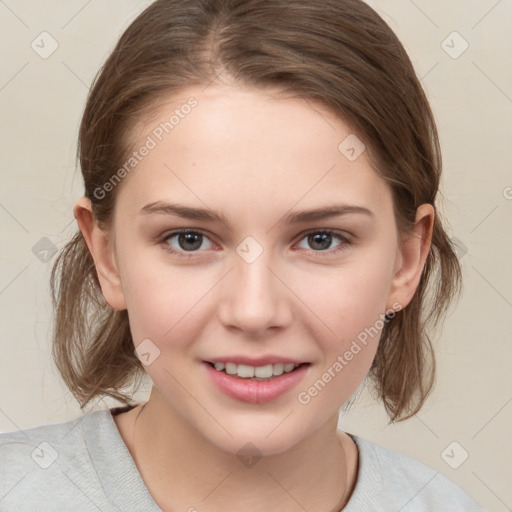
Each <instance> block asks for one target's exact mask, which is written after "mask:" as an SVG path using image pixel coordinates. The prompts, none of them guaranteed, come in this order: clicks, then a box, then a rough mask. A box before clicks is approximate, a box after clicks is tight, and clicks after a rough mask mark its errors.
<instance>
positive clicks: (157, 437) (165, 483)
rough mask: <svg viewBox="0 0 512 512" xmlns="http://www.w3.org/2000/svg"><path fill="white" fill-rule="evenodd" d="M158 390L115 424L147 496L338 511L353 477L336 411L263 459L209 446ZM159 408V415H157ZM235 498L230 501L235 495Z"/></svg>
mask: <svg viewBox="0 0 512 512" xmlns="http://www.w3.org/2000/svg"><path fill="white" fill-rule="evenodd" d="M162 400H163V399H162V398H161V397H160V396H159V394H158V393H155V392H152V394H151V398H150V400H149V401H148V402H147V403H146V404H143V405H142V406H138V407H137V408H135V409H133V410H132V411H130V412H129V413H125V414H126V415H128V414H130V415H131V417H130V418H126V419H124V420H121V418H120V416H123V415H120V416H119V417H117V418H119V419H118V420H116V423H117V424H118V427H119V430H120V432H121V435H122V436H123V438H124V440H125V443H126V445H127V447H128V449H129V450H130V452H131V454H132V457H133V459H134V461H135V464H136V465H137V468H138V470H139V472H140V474H141V476H142V478H143V480H144V483H145V484H146V487H147V488H148V490H149V492H150V494H151V495H152V497H153V499H154V501H155V502H156V503H157V504H158V505H159V506H160V508H162V510H164V511H169V512H170V511H175V510H187V511H188V510H190V511H195V510H197V511H203V510H208V511H212V512H217V511H223V512H225V511H229V510H234V509H235V508H236V509H237V510H238V509H240V508H242V509H243V510H245V511H247V512H252V511H259V510H265V509H268V508H270V505H272V507H271V508H273V509H274V510H280V511H282V512H288V511H290V512H291V511H297V510H301V509H302V510H304V509H305V510H315V511H319V512H337V511H339V510H341V509H342V508H343V507H344V506H345V505H346V503H347V502H348V499H349V497H350V494H351V492H352V491H353V487H354V485H355V481H356V478H357V448H356V447H355V445H354V443H353V441H352V439H351V438H350V437H349V436H348V435H347V434H344V433H343V432H339V431H337V430H336V427H337V419H338V417H337V414H336V415H334V416H332V417H331V418H330V419H329V421H328V422H327V423H325V424H324V425H322V426H321V427H320V428H319V429H317V430H316V431H315V432H313V433H312V434H311V435H309V436H308V437H307V438H305V439H303V440H302V441H300V442H299V443H298V444H297V445H295V446H294V447H293V448H292V449H289V450H287V451H286V452H284V453H280V454H277V455H269V456H265V457H262V458H259V459H258V457H254V456H253V457H250V456H248V457H246V456H243V455H241V454H239V455H238V456H237V454H233V453H228V452H226V451H224V450H222V449H220V448H219V447H217V446H215V445H213V444H212V443H210V442H209V440H208V439H206V438H204V437H203V436H202V435H201V434H200V433H199V432H198V431H196V430H194V429H191V428H190V426H189V425H188V424H187V423H186V422H185V421H184V420H183V419H182V418H181V417H180V416H179V415H178V414H176V413H175V412H174V411H172V410H170V408H169V407H168V406H166V405H165V404H163V403H161V402H162ZM162 411H165V412H162ZM234 497H236V499H235V498H234Z"/></svg>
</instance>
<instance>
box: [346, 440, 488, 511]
mask: <svg viewBox="0 0 512 512" xmlns="http://www.w3.org/2000/svg"><path fill="white" fill-rule="evenodd" d="M350 436H351V437H352V439H353V440H354V441H355V443H356V445H357V448H358V451H359V470H358V479H357V482H356V486H355V488H354V492H353V494H352V497H351V499H350V501H349V504H348V505H349V507H347V508H346V511H347V512H352V510H354V511H355V510H357V509H360V506H361V505H362V504H364V505H366V506H371V507H373V508H370V509H371V510H383V511H384V510H385V511H387V510H401V511H402V512H428V511H431V510H436V511H439V512H441V511H449V512H459V511H460V512H484V509H483V508H482V507H481V506H480V505H478V503H476V502H475V500H473V498H471V496H469V495H468V494H467V493H466V492H465V491H464V490H463V489H461V488H460V487H459V486H457V485H456V484H455V483H453V482H451V481H450V480H449V479H448V478H446V477H445V476H444V475H442V474H441V473H439V472H438V471H436V470H434V469H433V468H431V467H429V466H427V465H425V464H423V463H421V462H419V461H417V460H415V459H413V458H411V457H408V456H407V455H404V454H402V453H399V452H395V451H393V450H390V449H388V448H384V447H383V446H380V445H378V444H376V443H373V442H371V441H368V440H366V439H362V438H360V437H358V436H355V435H352V434H350ZM352 505H353V506H354V508H353V509H352V508H351V507H350V506H352Z"/></svg>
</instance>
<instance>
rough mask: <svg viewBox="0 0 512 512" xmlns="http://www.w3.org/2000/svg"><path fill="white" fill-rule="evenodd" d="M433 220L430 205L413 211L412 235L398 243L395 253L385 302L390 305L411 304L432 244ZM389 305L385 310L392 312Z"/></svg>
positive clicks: (433, 214) (402, 306)
mask: <svg viewBox="0 0 512 512" xmlns="http://www.w3.org/2000/svg"><path fill="white" fill-rule="evenodd" d="M434 218H435V212H434V208H433V207H432V205H430V204H422V205H421V206H420V207H419V208H418V209H417V210H416V220H415V224H414V228H413V231H412V232H411V233H410V234H408V235H407V236H406V237H405V238H404V239H403V240H402V242H401V245H400V248H399V251H398V253H397V264H396V266H395V275H394V277H393V281H392V284H391V288H390V294H389V301H390V302H391V304H393V303H395V304H396V303H398V304H400V306H401V309H403V308H405V306H407V304H409V302H411V300H412V298H413V296H414V293H415V292H416V289H417V288H418V285H419V283H420V279H421V274H422V272H423V267H424V266H425V262H426V260H427V256H428V253H429V251H430V246H431V242H432V232H433V228H434ZM391 304H388V305H387V309H391V308H392V306H391ZM393 309H396V307H395V308H393Z"/></svg>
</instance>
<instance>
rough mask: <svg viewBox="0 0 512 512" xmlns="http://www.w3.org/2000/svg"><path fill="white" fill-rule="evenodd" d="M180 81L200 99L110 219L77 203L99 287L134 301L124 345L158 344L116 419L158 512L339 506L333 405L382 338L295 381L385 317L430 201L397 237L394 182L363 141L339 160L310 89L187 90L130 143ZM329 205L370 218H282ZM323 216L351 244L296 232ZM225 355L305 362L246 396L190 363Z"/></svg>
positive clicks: (341, 494) (343, 449)
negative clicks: (318, 386)
mask: <svg viewBox="0 0 512 512" xmlns="http://www.w3.org/2000/svg"><path fill="white" fill-rule="evenodd" d="M191 96H193V97H195V98H196V99H197V101H198V106H197V107H196V108H195V109H194V110H192V112H191V113H190V114H189V115H187V116H186V117H185V118H184V119H182V120H181V121H180V123H179V125H178V126H176V127H175V128H174V130H173V131H172V132H170V133H169V134H168V135H166V136H165V137H164V139H163V140H162V141H161V142H160V143H159V144H158V145H157V147H156V148H154V149H152V150H151V151H150V153H149V154H148V155H147V156H146V157H145V158H144V159H143V160H142V161H141V162H140V163H139V164H138V166H137V167H136V169H135V170H133V171H132V172H131V173H130V174H129V175H128V176H127V177H126V178H125V179H124V180H123V182H122V183H121V185H119V189H118V190H117V191H116V193H117V200H116V201H117V202H116V208H115V214H114V218H113V223H112V225H111V226H110V229H109V230H101V229H100V228H99V227H98V225H97V224H96V223H95V221H94V218H93V215H92V213H91V205H90V202H89V201H88V200H87V199H86V198H82V199H80V200H79V201H78V202H77V204H76V206H75V210H74V212H75V217H76V218H77V221H78V225H79V227H80V229H81V231H82V233H83V234H84V236H85V239H86V241H87V244H88V247H89V249H90V251H91V254H92V255H93V258H94V260H95V263H96V268H97V271H98V276H99V279H100V283H101V287H102V291H103V294H104V296H105V299H106V300H107V302H108V303H109V304H110V306H112V307H113V308H116V309H125V308H127V309H128V313H129V318H130V326H131V331H132V335H133V339H134V343H135V346H138V345H139V344H140V343H141V342H142V341H143V340H145V339H149V340H151V343H153V344H154V346H156V347H158V349H159V350H160V355H159V356H158V357H157V358H156V359H155V360H154V361H153V362H152V363H151V364H150V365H149V366H146V371H147V372H148V374H149V376H150V377H151V379H152V381H153V383H154V386H153V389H152V392H151V396H150V398H149V401H148V402H147V403H146V404H144V405H140V406H138V407H136V408H135V409H133V410H132V411H130V412H127V413H124V414H121V415H119V416H117V417H115V421H116V424H117V426H118V428H119V431H120V433H121V435H122V437H123V439H124V441H125V443H126V445H127V447H128V449H129V450H130V452H131V454H132V456H133V458H134V460H135V463H136V465H137V467H138V469H139V472H140V473H141V475H142V477H143V479H144V481H145V483H146V485H147V487H148V489H149V491H150V493H151V494H152V496H153V498H154V500H155V501H156V502H157V503H158V505H159V506H160V507H161V508H162V509H164V510H194V509H193V508H191V507H195V508H196V509H197V510H199V511H201V512H202V511H221V510H222V511H226V510H234V509H235V507H236V509H237V510H239V509H240V507H241V509H242V510H246V511H249V512H251V511H257V510H258V511H259V510H266V509H268V507H269V506H271V508H273V509H275V510H281V511H285V512H287V511H290V512H291V511H298V510H303V508H302V507H304V508H305V509H307V510H315V511H326V512H328V511H331V510H340V509H341V508H342V507H343V506H344V505H345V504H346V503H347V501H348V499H349V497H350V494H351V492H352V491H353V488H354V485H355V483H356V480H357V469H358V453H357V448H356V446H355V444H354V442H353V440H352V439H351V438H350V437H349V436H348V435H347V434H346V433H344V432H341V431H337V430H336V427H337V419H338V411H339V408H340V407H341V406H342V404H343V403H345V402H346V401H347V400H348V399H349V397H350V396H351V395H352V394H353V393H354V392H355V391H356V389H357V387H358V386H359V385H360V383H361V382H362V381H363V379H364V377H365V375H366V374H367V372H368V369H369V368H370V365H371V363H372V360H373V358H374V356H375V352H376V350H377V346H378V337H379V336H375V337H374V338H373V339H370V340H369V342H368V343H367V345H366V346H364V347H363V348H362V350H361V351H360V352H359V353H358V354H357V355H355V356H354V358H353V359H352V360H351V361H349V362H348V364H347V365H346V366H345V367H344V368H343V370H342V371H341V372H338V373H337V374H336V376H335V377H334V378H332V379H331V381H330V382H329V383H328V384H327V385H326V386H325V388H323V389H322V390H321V391H320V392H319V393H318V394H317V396H315V397H314V398H312V399H311V401H310V402H309V403H308V404H305V405H304V404H301V403H300V402H299V401H298V399H297V397H298V393H299V392H303V391H306V390H307V389H308V388H309V387H310V386H311V385H312V384H313V383H314V382H315V381H316V380H317V379H319V378H321V376H322V374H324V373H325V372H326V371H328V369H329V368H330V367H331V368H332V366H333V363H334V362H335V361H336V360H337V357H338V356H339V355H342V354H343V353H344V352H345V351H346V350H347V349H349V347H350V344H351V342H352V341H353V340H355V339H356V338H357V336H358V334H359V333H361V332H362V331H363V330H364V329H365V328H369V327H370V326H375V325H376V321H377V320H378V319H379V315H382V314H384V313H385V312H386V311H388V310H390V309H391V308H392V307H393V305H395V306H396V304H399V305H400V306H401V307H406V306H407V304H408V303H409V302H410V300H411V298H412V296H413V294H414V292H415V290H416V288H417V286H418V283H419V280H420V277H421V271H422V269H423V266H424V264H425V260H426V257H427V254H428V251H429V248H430V240H431V235H432V225H433V220H434V210H433V208H432V206H430V205H427V204H425V205H421V206H420V207H419V208H418V210H417V216H416V224H415V227H414V230H413V232H412V233H410V235H409V236H407V237H405V238H404V239H403V240H402V239H401V238H400V237H399V234H398V233H397V228H396V224H395V219H394V215H393V202H392V196H391V190H390V189H389V187H388V185H387V184H386V183H385V182H384V181H383V180H382V179H381V178H380V177H379V176H378V175H377V174H376V173H375V171H374V170H373V169H372V168H371V166H370V164H369V160H368V155H367V152H366V151H365V152H363V153H362V154H361V155H360V156H359V157H358V158H357V159H356V160H355V161H349V160H348V159H347V158H346V157H345V156H344V155H343V154H342V153H341V152H340V151H339V150H338V145H339V144H340V142H341V141H343V140H344V139H345V138H346V137H347V136H348V135H349V134H351V133H352V131H351V129H350V127H349V126H348V125H347V124H346V123H344V122H343V121H342V120H340V119H338V118H337V117H336V116H334V114H333V113H331V112H330V111H329V110H327V109H326V108H325V107H323V106H322V105H320V104H317V103H315V102H312V101H304V100H301V99H296V98H295V99H293V98H285V97H284V96H282V95H280V94H278V93H277V91H275V90H274V91H272V90H265V91H263V90H259V89H258V90H257V89H251V88H243V87H241V86H239V85H236V84H235V85H228V84H222V85H220V84H218V85H217V84H216V85H211V86H209V87H208V88H206V89H205V90H202V89H201V88H196V87H194V88H189V89H187V90H184V91H182V92H181V93H180V94H179V95H175V96H172V97H169V98H168V101H166V102H162V104H161V107H159V109H158V112H157V114H156V115H153V116H152V117H151V118H147V119H144V120H143V122H142V123H139V124H138V125H137V126H135V127H134V130H133V133H132V136H131V137H132V140H133V142H134V147H140V145H141V144H142V143H143V142H144V141H145V140H146V137H147V135H148V134H151V132H152V130H154V128H155V127H156V126H158V124H159V123H160V122H161V121H162V120H165V119H168V118H169V116H170V114H172V112H173V111H174V109H175V108H179V107H180V105H183V104H184V103H186V101H187V99H188V98H189V97H191ZM155 202H169V203H180V204H183V205H187V206H189V207H192V208H209V209H212V210H215V211H221V212H222V213H223V214H224V215H225V217H226V223H220V222H212V221H204V220H189V219H183V218H179V217H177V216H173V215H170V214H163V213H151V214H147V213H146V214H144V213H141V209H142V208H143V207H144V206H145V205H148V204H152V203H155ZM340 203H346V204H351V205H358V206H363V207H365V208H368V209H369V210H371V212H373V216H369V215H364V214H359V213H349V214H346V215H342V216H337V217H332V218H328V219H323V220H317V221H308V222H302V223H297V224H289V225H287V224H285V223H284V222H280V221H282V219H283V217H284V215H285V214H288V213H289V212H296V211H299V210H308V209H314V208H319V207H323V206H326V205H328V204H340ZM180 228H189V229H191V230H196V231H195V232H197V230H200V232H202V233H204V235H205V237H204V238H203V239H202V240H203V243H202V244H201V246H200V247H199V248H198V249H194V250H195V252H193V251H188V252H187V251H186V250H185V249H184V248H183V247H185V248H188V247H189V246H187V245H184V246H183V245H181V246H180V244H179V243H178V237H177V236H175V237H173V238H167V240H165V237H166V235H169V233H170V232H171V231H173V230H176V229H180ZM324 229H332V230H336V231H339V233H340V235H341V236H345V237H346V238H345V240H348V241H349V242H350V245H346V246H345V248H344V249H343V250H338V251H336V249H339V248H340V247H342V246H343V244H347V241H344V239H338V238H337V237H336V236H333V238H332V242H331V243H330V244H329V242H326V244H325V247H327V249H324V250H323V251H322V250H319V249H318V245H314V241H312V240H311V238H308V236H306V235H305V234H304V233H305V232H306V231H307V230H324ZM248 236H251V237H253V238H254V239H255V240H256V241H257V243H258V244H259V245H260V246H261V248H262V249H263V252H262V254H261V255H260V256H259V257H258V258H257V259H256V260H255V261H253V262H252V263H248V262H247V261H245V260H244V259H243V258H242V257H240V256H239V254H237V252H236V249H237V247H238V246H239V244H240V243H241V242H242V241H243V240H244V239H245V238H246V237H248ZM185 243H186V242H185ZM166 246H167V247H169V246H171V247H172V248H174V249H175V250H176V251H180V250H181V253H170V252H169V251H167V250H165V247H166ZM187 255H189V256H190V255H191V256H190V257H188V258H187V257H186V256H187ZM380 318H382V317H380ZM230 354H238V355H242V354H243V355H247V356H252V357H258V356H261V355H268V354H272V355H279V356H284V357H292V358H295V359H299V360H302V361H307V362H309V363H311V364H310V366H309V368H308V371H307V373H306V375H305V377H304V378H303V380H302V381H301V382H300V383H299V384H298V385H297V386H296V387H295V388H294V389H292V390H291V391H290V392H287V393H285V394H284V395H282V396H280V397H279V398H277V399H275V400H273V401H271V402H269V403H264V404H250V403H245V402H241V401H238V400H235V399H232V398H230V397H227V396H226V395H224V394H223V393H222V392H220V391H219V390H218V389H217V388H216V387H215V386H213V385H212V384H211V383H210V381H209V380H208V378H207V375H206V373H205V372H204V368H203V367H202V363H201V361H203V360H208V359H211V358H214V357H218V356H226V355H230ZM331 371H332V370H331ZM248 442H251V443H252V444H253V445H255V446H256V447H257V449H258V450H259V452H260V454H261V455H262V458H261V459H260V460H259V461H258V463H257V464H255V465H253V466H252V467H247V466H245V465H244V464H242V463H241V461H240V460H239V459H238V457H237V452H238V451H239V450H240V449H241V448H242V447H243V446H244V445H246V443H248ZM234 496H236V500H235V499H234V498H233V497H234Z"/></svg>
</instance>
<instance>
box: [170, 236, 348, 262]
mask: <svg viewBox="0 0 512 512" xmlns="http://www.w3.org/2000/svg"><path fill="white" fill-rule="evenodd" d="M191 233H193V234H196V235H202V236H203V237H205V238H208V235H206V234H205V233H203V232H202V231H201V230H196V229H178V230H175V231H171V232H170V233H168V234H166V235H165V236H164V237H163V238H162V240H161V242H160V243H161V245H162V247H163V248H164V250H166V251H167V252H169V253H171V254H179V255H180V256H182V257H184V258H193V257H195V255H196V254H197V253H199V252H202V251H199V250H197V251H183V250H179V251H178V250H176V249H173V248H172V247H171V246H170V245H169V240H171V239H172V238H174V237H176V236H179V235H181V234H191ZM313 234H321V235H330V236H332V237H333V238H337V239H338V240H340V241H341V242H342V243H341V244H340V245H338V246H337V247H335V248H334V249H326V250H317V251H315V250H314V249H309V252H313V253H315V255H319V256H320V257H328V256H332V255H333V254H338V253H339V252H343V251H346V250H347V249H349V248H350V247H351V245H352V244H351V242H350V240H348V238H347V237H345V236H343V235H342V234H341V233H339V232H338V231H333V230H330V229H311V230H309V231H306V232H305V233H303V234H302V237H301V238H300V240H299V242H300V241H302V240H304V239H305V238H307V237H308V236H309V235H313ZM208 239H209V238H208Z"/></svg>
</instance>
